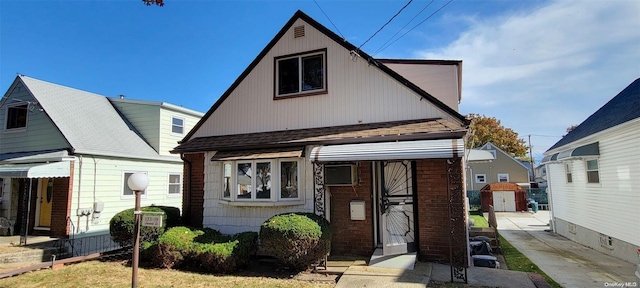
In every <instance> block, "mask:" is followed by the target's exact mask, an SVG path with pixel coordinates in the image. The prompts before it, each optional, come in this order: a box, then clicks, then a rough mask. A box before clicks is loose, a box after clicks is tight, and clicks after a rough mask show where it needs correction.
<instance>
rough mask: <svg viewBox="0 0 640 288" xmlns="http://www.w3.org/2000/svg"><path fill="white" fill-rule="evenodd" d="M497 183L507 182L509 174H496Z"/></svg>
mask: <svg viewBox="0 0 640 288" xmlns="http://www.w3.org/2000/svg"><path fill="white" fill-rule="evenodd" d="M498 182H509V173H498Z"/></svg>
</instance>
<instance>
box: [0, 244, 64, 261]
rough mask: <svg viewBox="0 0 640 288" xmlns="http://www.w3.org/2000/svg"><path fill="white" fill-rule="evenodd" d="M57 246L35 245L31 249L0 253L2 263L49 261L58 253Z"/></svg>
mask: <svg viewBox="0 0 640 288" xmlns="http://www.w3.org/2000/svg"><path fill="white" fill-rule="evenodd" d="M57 252H58V249H56V248H55V247H34V249H31V250H25V251H19V252H13V253H5V254H0V265H3V264H14V263H24V262H47V261H51V256H52V255H54V254H57Z"/></svg>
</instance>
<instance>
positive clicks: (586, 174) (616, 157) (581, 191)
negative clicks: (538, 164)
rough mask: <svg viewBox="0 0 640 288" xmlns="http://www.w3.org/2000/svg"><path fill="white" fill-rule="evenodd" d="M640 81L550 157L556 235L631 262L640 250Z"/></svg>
mask: <svg viewBox="0 0 640 288" xmlns="http://www.w3.org/2000/svg"><path fill="white" fill-rule="evenodd" d="M638 131H640V79H636V80H635V81H634V82H633V83H631V84H630V85H629V86H628V87H627V88H625V89H624V90H622V91H621V92H620V93H619V94H618V95H616V96H615V97H613V99H611V100H610V101H609V102H607V103H606V104H605V105H604V106H602V107H601V108H600V109H598V111H596V112H595V113H593V114H592V115H591V116H589V117H588V118H587V119H586V120H584V122H582V123H581V124H580V125H578V127H576V128H575V129H574V130H573V131H571V132H569V133H568V134H567V135H565V136H564V137H563V138H562V139H561V140H560V141H558V143H556V144H554V145H553V146H552V147H551V148H549V150H548V151H547V152H545V153H544V154H545V158H544V160H543V163H544V164H545V165H546V167H547V184H548V188H547V189H548V191H549V194H550V199H551V212H552V221H553V224H554V225H553V228H554V231H555V232H557V233H558V234H560V235H562V236H565V237H567V238H569V239H570V240H573V241H575V242H578V243H580V244H583V245H585V246H588V247H591V248H593V249H596V250H598V251H601V252H604V253H607V254H610V255H612V256H615V257H618V258H620V259H624V260H627V261H629V262H634V263H635V262H636V261H638V256H637V253H636V251H637V250H636V249H637V248H638V247H640V222H639V221H638V220H639V219H640V218H639V217H638V209H639V208H640V192H639V191H638V187H640V153H639V152H638V143H640V134H638Z"/></svg>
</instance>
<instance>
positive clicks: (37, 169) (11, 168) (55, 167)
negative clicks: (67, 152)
mask: <svg viewBox="0 0 640 288" xmlns="http://www.w3.org/2000/svg"><path fill="white" fill-rule="evenodd" d="M70 171H71V164H70V162H69V161H60V162H53V163H30V164H4V165H0V177H11V178H57V177H69V175H70Z"/></svg>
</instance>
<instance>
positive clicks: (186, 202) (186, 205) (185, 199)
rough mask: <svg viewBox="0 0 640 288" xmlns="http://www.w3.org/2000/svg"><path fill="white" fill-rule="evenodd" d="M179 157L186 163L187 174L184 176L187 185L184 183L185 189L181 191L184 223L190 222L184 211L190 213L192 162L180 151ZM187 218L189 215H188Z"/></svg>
mask: <svg viewBox="0 0 640 288" xmlns="http://www.w3.org/2000/svg"><path fill="white" fill-rule="evenodd" d="M180 159H182V162H184V164H185V165H187V176H186V177H185V178H186V179H189V185H186V189H184V188H183V190H184V191H183V192H184V195H183V196H182V223H183V224H185V225H188V224H191V223H187V222H188V221H190V220H187V217H185V215H184V214H185V213H186V212H187V211H189V213H191V172H192V171H191V170H192V163H191V161H190V160H188V159H186V158H185V157H184V153H180ZM183 187H184V186H183ZM188 218H189V219H190V218H191V217H188Z"/></svg>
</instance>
